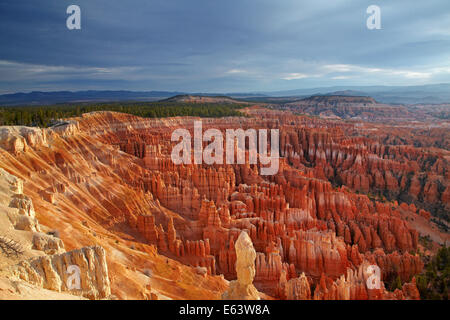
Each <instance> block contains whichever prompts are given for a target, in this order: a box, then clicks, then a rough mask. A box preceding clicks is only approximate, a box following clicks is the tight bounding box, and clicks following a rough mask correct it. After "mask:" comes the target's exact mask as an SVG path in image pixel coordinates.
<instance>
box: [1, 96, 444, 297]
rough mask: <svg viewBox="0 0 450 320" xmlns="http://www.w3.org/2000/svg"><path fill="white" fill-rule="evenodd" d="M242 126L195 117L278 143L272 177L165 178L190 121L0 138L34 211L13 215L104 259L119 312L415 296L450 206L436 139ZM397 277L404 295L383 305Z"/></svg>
mask: <svg viewBox="0 0 450 320" xmlns="http://www.w3.org/2000/svg"><path fill="white" fill-rule="evenodd" d="M366 103H371V102H370V101H367V102H366ZM374 108H375V107H374ZM344 109H345V108H344ZM377 110H378V109H377ZM245 112H247V113H248V115H249V116H248V117H240V118H237V117H232V118H220V119H214V118H208V119H201V120H202V125H203V131H205V130H207V129H210V128H215V129H218V130H220V131H221V132H223V133H224V134H225V131H226V130H227V129H237V128H242V129H244V130H246V129H250V128H253V129H255V130H259V129H273V128H277V129H279V130H280V150H279V151H280V156H281V159H280V164H279V170H278V172H277V173H276V174H275V175H272V176H262V175H261V174H260V164H256V165H254V164H248V163H247V164H243V165H238V164H213V165H206V164H186V165H184V164H182V165H175V164H174V163H173V162H172V160H171V151H172V148H173V147H174V145H175V144H176V142H171V135H172V132H173V131H174V130H175V129H178V128H184V129H187V130H189V131H190V132H191V133H193V125H194V121H198V120H200V119H198V118H190V117H176V118H167V119H143V118H139V117H135V116H131V115H126V114H120V113H113V112H95V113H90V114H85V115H83V116H82V117H80V118H76V119H72V120H71V121H70V122H68V124H67V126H65V127H64V128H59V129H58V130H54V129H42V130H41V129H33V130H25V129H21V128H14V129H2V130H1V131H0V133H1V139H2V141H1V143H0V147H1V149H0V157H1V160H0V167H1V168H3V169H4V170H6V171H8V172H9V173H11V174H13V175H14V176H16V177H18V178H20V179H21V180H22V181H23V187H21V186H20V185H19V184H17V186H16V187H15V188H16V189H23V190H25V191H24V192H25V194H26V195H27V197H29V199H30V200H32V201H33V204H34V207H33V208H31V207H30V206H29V205H28V206H27V200H26V198H24V197H22V196H21V197H16V198H17V199H18V200H16V201H15V202H14V204H15V205H16V206H17V207H20V209H22V210H23V212H24V213H25V215H26V216H28V217H29V218H27V219H28V220H30V219H31V218H32V213H33V212H35V216H36V217H37V218H38V219H39V222H40V224H41V228H42V226H44V227H46V228H47V229H58V230H59V231H60V234H61V235H60V236H61V239H62V240H63V241H64V245H65V247H66V249H67V250H68V251H70V250H74V249H77V248H80V247H84V246H94V245H100V246H102V247H103V248H104V250H105V259H106V263H107V265H108V273H109V279H110V289H111V293H112V295H113V296H116V297H117V298H136V299H151V298H158V297H159V298H173V299H181V298H187V299H189V298H191V299H192V298H193V299H197V298H212V299H220V298H221V297H222V295H223V294H224V292H227V294H230V293H231V292H238V294H239V295H242V296H243V297H244V296H245V297H246V298H249V299H250V298H251V299H257V298H258V297H261V296H263V295H268V296H271V297H273V298H277V299H400V298H404V299H409V298H417V296H416V291H415V289H414V288H415V282H414V281H413V280H411V279H413V276H414V275H416V274H417V273H420V272H421V270H422V268H423V263H422V261H421V259H420V257H419V255H418V254H416V252H417V249H418V247H419V244H418V238H419V233H423V232H429V233H430V234H431V236H432V238H433V240H434V241H436V242H441V243H442V242H444V241H445V240H448V234H445V233H441V232H439V231H438V230H437V229H433V228H431V227H430V226H431V222H430V221H429V217H430V215H433V214H436V213H439V212H440V213H442V212H448V211H446V210H448V208H449V201H450V196H449V194H450V192H449V190H450V189H449V184H448V181H449V180H450V179H449V178H450V176H449V175H450V173H449V170H448V167H449V166H448V159H449V158H448V156H449V154H448V151H447V150H446V149H445V148H437V147H436V145H437V144H438V142H437V141H438V138H437V135H434V134H433V135H431V136H430V135H427V134H426V133H425V132H424V131H421V130H422V129H420V128H423V127H420V126H419V125H417V126H416V127H415V129H414V134H415V138H414V141H416V140H421V139H422V140H421V141H422V145H421V146H420V147H415V146H414V143H410V142H411V141H412V140H411V141H410V140H408V139H413V138H411V137H409V136H408V138H404V137H403V136H404V132H405V131H403V126H398V125H395V126H394V125H390V124H378V123H375V122H371V123H369V122H364V121H361V120H358V121H356V120H355V121H354V122H348V121H346V122H344V121H339V120H335V119H328V118H318V117H305V116H297V115H294V114H292V113H290V112H288V111H275V110H268V109H262V108H255V107H252V108H248V109H247V110H246V111H245ZM369 112H370V110H369ZM405 126H406V125H405ZM441 133H442V134H444V135H447V136H448V130H447V131H445V130H443V131H442V132H441ZM386 135H388V136H389V139H387V138H386ZM433 136H435V138H433ZM207 145H208V143H207V142H204V146H207ZM19 198H20V199H19ZM22 198H23V199H22ZM19 200H20V201H19ZM18 210H19V208H18ZM30 221H31V222H30V223H29V227H26V228H29V229H30V230H32V231H35V232H39V230H34V229H33V228H36V225H34V226H33V223H32V219H31V220H30ZM428 227H430V228H428ZM44 229H45V228H44ZM424 230H425V231H424ZM242 238H245V239H242ZM249 243H250V244H252V245H251V247H252V248H253V250H247V249H248V248H250V246H249V245H248V244H249ZM242 244H245V245H244V246H242ZM246 248H247V249H246ZM55 250H56V251H58V250H59V249H58V248H56V249H55ZM242 250H243V251H242ZM247 255H249V257H247V258H248V259H247V258H246V259H244V260H242V261H241V260H240V257H246V256H247ZM250 260H251V261H250ZM252 261H253V262H252ZM250 262H251V263H250ZM253 263H254V266H253V267H251V266H250V265H251V264H252V265H253ZM369 265H377V266H379V268H380V270H381V287H380V288H379V289H377V290H373V289H369V288H368V287H367V284H366V281H367V278H368V276H369V275H368V274H367V272H366V270H367V266H369ZM242 266H244V267H242ZM245 266H247V267H245ZM147 269H148V270H153V271H152V272H154V273H157V275H158V277H155V278H154V279H153V278H149V277H148V276H144V275H143V270H147ZM199 270H201V271H202V272H199ZM243 270H245V272H244V271H243ZM146 273H148V272H146ZM397 276H399V277H400V278H401V280H402V282H404V283H405V284H404V286H403V290H398V291H397V292H395V293H394V292H388V291H387V290H386V288H385V287H386V286H385V284H384V282H385V281H390V280H391V279H395V278H396V277H397ZM129 279H132V281H130V280H129ZM161 279H164V280H161ZM199 279H202V280H201V281H200V280H199ZM250 279H251V281H250ZM168 280H171V281H168ZM172 280H173V281H172ZM226 280H228V281H232V282H231V283H228V282H227V281H226ZM233 281H235V282H233ZM150 282H151V285H150ZM198 283H202V285H200V286H199V285H198ZM253 286H254V287H253ZM180 287H182V288H188V290H180V289H179V288H180ZM233 288H234V289H233ZM249 288H250V289H249ZM241 289H242V290H241ZM244 289H245V290H244ZM227 294H225V296H226V297H227ZM228 297H229V298H230V296H228Z"/></svg>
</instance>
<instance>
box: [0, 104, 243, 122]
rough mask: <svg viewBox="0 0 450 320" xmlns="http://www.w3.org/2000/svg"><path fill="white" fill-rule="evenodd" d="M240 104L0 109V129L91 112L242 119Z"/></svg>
mask: <svg viewBox="0 0 450 320" xmlns="http://www.w3.org/2000/svg"><path fill="white" fill-rule="evenodd" d="M246 106H247V105H244V104H242V105H241V104H217V103H199V104H198V103H197V104H194V103H182V102H143V103H95V104H93V103H91V104H60V105H46V106H4V107H0V125H22V126H36V127H49V126H51V125H53V124H54V123H55V122H56V121H58V120H59V119H64V118H70V117H79V116H81V115H82V114H83V113H88V112H93V111H115V112H122V113H128V114H132V115H135V116H139V117H143V118H166V117H176V116H195V117H213V118H219V117H229V116H243V114H242V113H241V112H239V109H242V108H244V107H246Z"/></svg>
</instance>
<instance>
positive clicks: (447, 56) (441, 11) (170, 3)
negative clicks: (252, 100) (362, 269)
mask: <svg viewBox="0 0 450 320" xmlns="http://www.w3.org/2000/svg"><path fill="white" fill-rule="evenodd" d="M71 4H76V5H78V6H79V7H80V8H81V30H68V28H67V27H66V19H67V17H68V16H69V15H68V14H67V13H66V9H67V7H68V6H69V5H71ZM373 4H376V5H378V6H379V7H380V8H381V29H380V30H369V29H368V28H367V26H366V20H367V18H368V17H369V14H367V13H366V9H367V7H368V6H370V5H373ZM0 39H1V48H0V93H8V92H17V91H24V92H27V91H32V90H42V91H55V90H83V89H113V90H116V89H124V90H170V91H173V90H178V91H191V92H243V91H276V90H290V89H299V88H311V87H320V86H332V85H380V84H381V85H417V84H431V83H444V82H445V83H447V82H450V1H449V0H427V1H417V0H414V1H413V0H333V1H330V0H304V1H303V0H121V1H120V0H70V1H66V0H40V1H36V0H1V2H0Z"/></svg>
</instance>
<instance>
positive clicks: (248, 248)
mask: <svg viewBox="0 0 450 320" xmlns="http://www.w3.org/2000/svg"><path fill="white" fill-rule="evenodd" d="M235 248H236V274H237V280H234V281H231V282H230V288H229V289H228V290H227V291H226V292H225V293H224V294H223V296H222V299H224V300H259V299H260V297H259V293H258V290H256V288H255V287H254V286H253V279H254V278H255V259H256V251H255V249H254V248H253V243H252V240H251V239H250V237H249V236H248V234H247V232H245V231H242V232H241V234H240V235H239V237H238V239H237V241H236V244H235Z"/></svg>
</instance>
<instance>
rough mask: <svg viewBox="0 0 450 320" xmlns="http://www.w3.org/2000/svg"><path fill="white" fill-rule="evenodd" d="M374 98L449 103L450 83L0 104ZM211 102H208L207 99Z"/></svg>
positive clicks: (45, 96)
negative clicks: (182, 98)
mask: <svg viewBox="0 0 450 320" xmlns="http://www.w3.org/2000/svg"><path fill="white" fill-rule="evenodd" d="M330 95H332V96H359V97H372V98H374V99H375V100H376V101H377V102H380V103H388V104H440V103H450V84H448V83H447V84H434V85H422V86H334V87H319V88H309V89H298V90H287V91H273V92H241V93H239V92H235V93H192V92H190V93H188V92H178V91H127V90H86V91H53V92H42V91H33V92H29V93H23V92H19V93H11V94H4V95H0V105H11V106H14V105H39V104H59V103H83V102H112V101H156V100H164V99H168V98H172V97H175V96H197V97H199V96H202V97H225V96H226V97H227V99H236V100H247V101H254V102H258V101H266V102H269V103H283V102H287V101H295V100H300V99H304V98H308V97H311V96H330ZM205 100H208V99H205Z"/></svg>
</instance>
